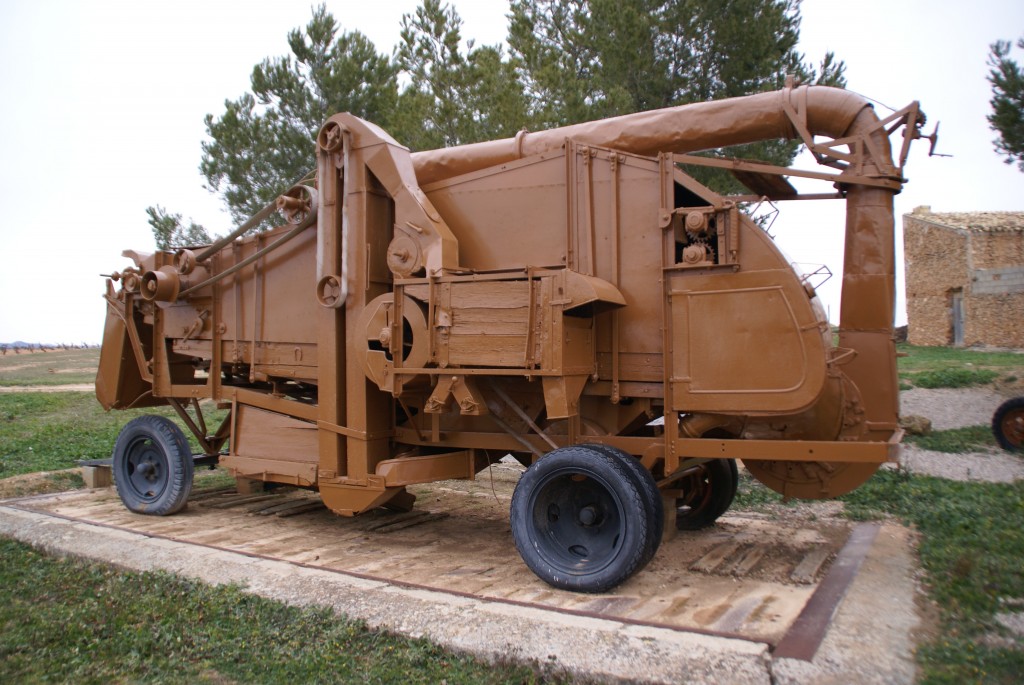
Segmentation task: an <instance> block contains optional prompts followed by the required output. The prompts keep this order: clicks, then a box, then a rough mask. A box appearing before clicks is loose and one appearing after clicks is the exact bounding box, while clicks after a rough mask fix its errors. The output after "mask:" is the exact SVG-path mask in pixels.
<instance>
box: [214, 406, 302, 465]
mask: <svg viewBox="0 0 1024 685" xmlns="http://www.w3.org/2000/svg"><path fill="white" fill-rule="evenodd" d="M231 454H232V456H235V455H238V456H244V457H256V458H260V459H273V460H275V461H283V462H309V463H311V464H314V465H315V464H316V463H317V462H318V461H319V455H318V453H317V429H316V424H314V423H309V422H307V421H300V420H298V419H293V418H291V417H290V416H285V415H284V414H278V413H276V412H272V411H266V410H264V409H257V408H256V407H250V406H247V405H244V404H238V409H237V416H236V418H235V432H234V435H233V436H232V439H231Z"/></svg>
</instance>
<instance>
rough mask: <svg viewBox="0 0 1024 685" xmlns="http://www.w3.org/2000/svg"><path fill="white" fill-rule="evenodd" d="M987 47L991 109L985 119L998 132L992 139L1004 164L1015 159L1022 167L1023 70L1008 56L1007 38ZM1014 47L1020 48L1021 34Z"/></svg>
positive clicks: (1022, 42) (1023, 135)
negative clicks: (989, 48)
mask: <svg viewBox="0 0 1024 685" xmlns="http://www.w3.org/2000/svg"><path fill="white" fill-rule="evenodd" d="M991 47H992V52H991V53H990V54H989V59H988V64H989V67H991V69H990V70H989V73H988V80H989V83H991V84H992V99H991V100H990V103H991V105H992V113H991V114H989V115H988V123H989V126H990V128H991V129H992V130H993V131H995V132H996V133H997V134H998V136H999V137H998V138H996V140H995V141H994V144H995V149H996V152H998V153H999V154H1001V155H1004V156H1005V158H1006V160H1005V161H1006V163H1007V164H1013V163H1014V162H1016V163H1017V168H1018V169H1020V170H1021V171H1024V72H1022V71H1021V68H1020V65H1019V64H1017V62H1016V61H1015V60H1012V59H1010V57H1009V55H1010V42H1009V41H1005V40H1000V41H996V42H995V43H993V44H992V46H991ZM1017 47H1018V48H1019V49H1021V50H1024V38H1019V39H1018V40H1017Z"/></svg>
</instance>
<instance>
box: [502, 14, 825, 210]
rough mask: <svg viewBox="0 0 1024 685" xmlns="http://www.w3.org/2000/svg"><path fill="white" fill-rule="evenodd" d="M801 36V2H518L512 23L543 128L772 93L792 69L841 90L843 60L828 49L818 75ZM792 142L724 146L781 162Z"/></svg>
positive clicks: (715, 177)
mask: <svg viewBox="0 0 1024 685" xmlns="http://www.w3.org/2000/svg"><path fill="white" fill-rule="evenodd" d="M799 36H800V6H799V1H798V0H687V1H680V0H634V1H632V2H622V1H621V0H590V1H587V0H516V1H514V2H513V3H512V14H511V25H510V28H509V44H510V48H511V52H512V54H513V56H514V57H515V58H518V60H519V62H520V63H521V64H522V69H523V73H524V77H523V78H524V82H525V86H526V89H527V92H528V93H529V95H530V97H531V100H532V102H533V103H534V106H535V110H534V112H533V114H534V115H535V116H536V118H537V119H538V120H539V121H541V122H543V124H545V125H549V126H551V125H564V124H570V123H575V122H578V121H587V120H592V119H599V118H603V117H609V116H615V115H619V114H627V113H632V112H638V111H644V110H649V109H657V108H661V107H669V106H673V105H681V104H688V103H692V102H703V101H706V100H714V99H719V98H727V97H736V96H740V95H749V94H752V93H757V92H763V91H767V90H776V89H778V88H781V87H782V86H783V85H784V83H785V80H786V77H787V76H788V75H793V76H795V77H797V79H798V80H800V81H802V82H804V83H821V84H826V85H835V86H840V87H841V86H843V85H844V84H845V79H844V77H843V72H844V70H845V65H844V64H843V63H842V62H837V61H836V60H835V57H834V55H833V54H832V53H828V54H826V55H825V56H824V59H823V60H822V62H821V65H820V69H819V70H818V71H816V70H815V69H814V68H813V67H812V66H811V65H810V64H808V63H806V62H805V60H804V56H803V55H802V54H800V53H799V52H798V51H797V49H796V46H797V42H798V40H799ZM798 148H799V144H798V143H796V142H792V141H765V142H761V143H755V144H752V145H744V146H737V147H736V148H733V149H730V150H729V151H728V152H729V154H730V155H732V156H737V157H744V158H750V159H760V160H763V161H766V162H769V163H772V164H778V165H783V166H785V165H788V164H790V163H791V162H792V160H793V158H794V157H795V156H796V152H797V150H798ZM711 154H722V152H721V151H715V152H712V153H711ZM693 171H694V173H695V175H696V176H698V178H700V179H701V180H702V181H704V182H705V183H707V184H709V185H711V186H712V187H714V188H715V189H717V190H720V191H723V192H733V191H740V190H741V188H740V187H739V185H738V183H737V182H736V181H735V179H733V178H732V176H731V175H730V174H728V173H727V172H722V171H720V170H711V169H706V168H701V169H694V170H693Z"/></svg>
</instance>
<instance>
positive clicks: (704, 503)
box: [676, 459, 739, 530]
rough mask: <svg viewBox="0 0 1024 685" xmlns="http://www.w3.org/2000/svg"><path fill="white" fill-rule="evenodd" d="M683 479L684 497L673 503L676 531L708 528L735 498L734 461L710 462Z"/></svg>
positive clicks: (720, 460) (681, 486) (681, 484)
mask: <svg viewBox="0 0 1024 685" xmlns="http://www.w3.org/2000/svg"><path fill="white" fill-rule="evenodd" d="M698 468H699V470H698V471H697V472H696V473H694V474H693V475H691V476H687V477H686V478H683V479H682V480H681V481H680V483H679V487H680V488H681V489H682V491H683V496H682V497H681V498H679V499H677V500H676V529H677V530H700V529H701V528H707V527H708V526H710V525H711V524H713V523H714V522H715V521H717V520H718V517H719V516H721V515H722V514H724V513H725V512H726V511H727V510H728V509H729V506H730V505H732V500H733V498H734V497H736V487H737V484H738V483H739V471H738V469H737V468H736V460H735V459H712V460H711V461H708V462H705V463H704V464H701V465H700V466H699V467H698Z"/></svg>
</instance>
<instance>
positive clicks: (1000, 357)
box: [896, 343, 1024, 373]
mask: <svg viewBox="0 0 1024 685" xmlns="http://www.w3.org/2000/svg"><path fill="white" fill-rule="evenodd" d="M896 350H897V352H902V353H904V354H906V356H905V357H900V358H899V359H898V365H899V369H900V371H901V372H907V373H914V372H918V371H940V370H943V369H959V368H972V367H973V368H984V369H992V370H1000V371H1001V370H1012V369H1024V354H1020V353H1017V352H983V351H979V350H965V349H963V348H957V347H919V346H916V345H907V344H905V343H900V344H899V345H897V346H896Z"/></svg>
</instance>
